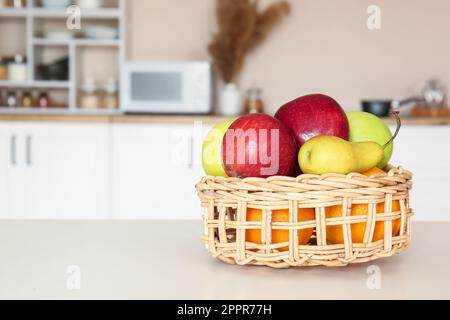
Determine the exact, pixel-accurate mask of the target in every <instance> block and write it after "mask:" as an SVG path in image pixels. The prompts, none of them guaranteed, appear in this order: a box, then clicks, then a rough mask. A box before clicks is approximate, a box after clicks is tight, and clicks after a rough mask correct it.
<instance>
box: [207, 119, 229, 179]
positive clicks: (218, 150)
mask: <svg viewBox="0 0 450 320" xmlns="http://www.w3.org/2000/svg"><path fill="white" fill-rule="evenodd" d="M233 121H234V120H226V121H223V122H221V123H219V124H217V125H215V126H214V127H213V128H212V129H211V131H209V132H208V134H207V136H206V138H205V140H204V141H203V145H202V165H203V170H205V172H206V174H207V175H210V176H221V177H228V176H227V174H226V173H225V170H224V169H223V165H222V140H223V137H224V135H225V132H226V131H227V130H228V128H229V127H230V126H231V124H232V123H233Z"/></svg>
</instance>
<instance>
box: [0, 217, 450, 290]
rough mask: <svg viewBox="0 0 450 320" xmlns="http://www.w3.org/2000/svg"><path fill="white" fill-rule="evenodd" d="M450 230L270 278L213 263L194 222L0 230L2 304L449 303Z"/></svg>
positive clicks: (269, 273) (417, 227)
mask: <svg viewBox="0 0 450 320" xmlns="http://www.w3.org/2000/svg"><path fill="white" fill-rule="evenodd" d="M449 229H450V223H415V224H414V234H413V242H412V244H411V247H410V249H409V251H407V252H405V253H402V254H400V255H396V256H394V257H392V258H387V259H380V260H376V261H374V262H372V263H370V264H359V265H352V266H348V267H341V268H326V267H313V268H295V269H283V270H275V269H270V268H267V267H248V266H247V267H246V266H232V265H227V264H224V263H223V262H220V261H217V260H215V259H213V258H212V257H211V256H210V255H209V253H208V252H207V251H206V249H205V248H204V247H203V244H202V243H201V241H200V237H201V230H202V223H201V222H200V221H177V222H169V221H147V222H143V221H135V222H132V221H128V222H125V221H98V222H83V221H80V222H70V221H66V222H58V221H0V299H6V298H8V299H11V298H25V299H28V298H37V299H41V298H52V299H53V298H55V299H56V298H58V299H96V298H106V299H122V298H125V299H128V298H136V299H142V298H143V299H310V298H317V299H329V298H339V299H366V298H367V299H400V298H405V299H434V298H436V299H444V298H445V299H450V276H449V273H448V271H449V269H450V237H448V233H449ZM370 265H377V266H378V267H379V268H380V270H381V288H380V289H378V290H376V289H368V287H367V285H366V282H367V279H368V277H369V276H370V275H369V274H368V273H367V268H368V267H369V266H370ZM78 279H79V280H80V282H78ZM67 283H68V284H69V286H67ZM77 284H80V287H79V289H77Z"/></svg>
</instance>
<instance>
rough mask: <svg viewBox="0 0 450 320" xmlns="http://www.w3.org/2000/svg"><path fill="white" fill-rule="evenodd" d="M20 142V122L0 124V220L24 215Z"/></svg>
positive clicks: (24, 203) (24, 199)
mask: <svg viewBox="0 0 450 320" xmlns="http://www.w3.org/2000/svg"><path fill="white" fill-rule="evenodd" d="M22 142H23V141H22V124H21V123H20V122H1V123H0V218H9V219H18V218H23V217H25V215H26V198H25V181H24V175H23V174H24V172H23V168H24V167H23V166H24V163H23V161H22V158H23V154H22V150H21V148H20V145H21V143H22Z"/></svg>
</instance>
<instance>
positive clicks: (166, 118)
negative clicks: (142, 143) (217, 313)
mask: <svg viewBox="0 0 450 320" xmlns="http://www.w3.org/2000/svg"><path fill="white" fill-rule="evenodd" d="M228 118H229V117H224V116H217V115H123V114H96V113H89V112H87V113H80V114H78V113H67V114H64V113H54V114H53V113H49V114H42V113H0V121H23V122H86V123H175V124H190V123H193V122H195V121H203V122H205V123H212V124H214V123H219V122H221V121H224V120H226V119H228ZM385 121H386V122H387V123H388V124H389V125H395V120H394V119H393V118H386V119H385ZM402 124H403V125H419V126H423V125H450V117H442V118H412V117H402Z"/></svg>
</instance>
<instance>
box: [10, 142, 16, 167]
mask: <svg viewBox="0 0 450 320" xmlns="http://www.w3.org/2000/svg"><path fill="white" fill-rule="evenodd" d="M16 145H17V136H16V135H15V134H13V135H12V136H11V143H10V147H11V150H10V151H11V165H12V166H13V167H15V166H17V148H16Z"/></svg>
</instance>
